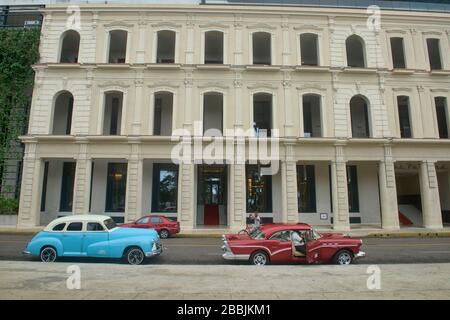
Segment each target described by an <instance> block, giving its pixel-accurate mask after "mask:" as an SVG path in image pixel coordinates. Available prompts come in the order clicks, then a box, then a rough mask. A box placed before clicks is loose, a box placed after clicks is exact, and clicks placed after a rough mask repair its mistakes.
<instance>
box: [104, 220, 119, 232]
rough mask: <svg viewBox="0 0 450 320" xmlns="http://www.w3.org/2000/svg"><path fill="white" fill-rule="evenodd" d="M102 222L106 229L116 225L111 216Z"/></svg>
mask: <svg viewBox="0 0 450 320" xmlns="http://www.w3.org/2000/svg"><path fill="white" fill-rule="evenodd" d="M103 223H104V224H105V226H106V228H107V229H108V230H111V229H114V228H115V227H117V225H116V223H115V222H114V220H113V219H111V218H109V219H106V220H105V221H103Z"/></svg>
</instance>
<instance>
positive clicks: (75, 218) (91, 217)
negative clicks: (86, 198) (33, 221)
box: [44, 214, 111, 231]
mask: <svg viewBox="0 0 450 320" xmlns="http://www.w3.org/2000/svg"><path fill="white" fill-rule="evenodd" d="M107 219H111V217H109V216H105V215H100V214H74V215H70V216H65V217H61V218H57V219H55V220H53V221H52V222H50V223H49V224H48V225H47V226H46V227H45V229H44V230H45V231H48V230H52V229H53V227H54V226H56V225H57V224H60V223H65V222H85V221H89V222H103V221H105V220H107Z"/></svg>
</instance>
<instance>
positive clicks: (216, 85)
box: [197, 82, 229, 89]
mask: <svg viewBox="0 0 450 320" xmlns="http://www.w3.org/2000/svg"><path fill="white" fill-rule="evenodd" d="M197 88H199V89H206V88H211V89H213V88H219V89H228V88H229V86H227V85H225V84H223V82H207V83H203V84H199V85H198V86H197Z"/></svg>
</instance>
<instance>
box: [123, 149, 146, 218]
mask: <svg viewBox="0 0 450 320" xmlns="http://www.w3.org/2000/svg"><path fill="white" fill-rule="evenodd" d="M143 171H144V162H143V159H142V158H141V155H140V145H139V144H138V143H132V144H131V154H130V156H129V158H128V165H127V190H126V205H125V222H128V221H134V220H136V219H138V218H140V217H141V216H142V215H143V213H142V176H143Z"/></svg>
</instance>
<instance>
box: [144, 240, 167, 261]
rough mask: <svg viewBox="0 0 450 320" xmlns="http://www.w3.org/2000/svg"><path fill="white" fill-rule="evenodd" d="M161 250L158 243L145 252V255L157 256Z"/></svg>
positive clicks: (149, 256)
mask: <svg viewBox="0 0 450 320" xmlns="http://www.w3.org/2000/svg"><path fill="white" fill-rule="evenodd" d="M162 251H163V248H162V244H160V243H159V244H158V245H157V246H156V248H155V249H153V250H152V251H150V252H146V253H145V256H146V257H147V258H151V257H155V256H159V255H160V254H161V253H162Z"/></svg>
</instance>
